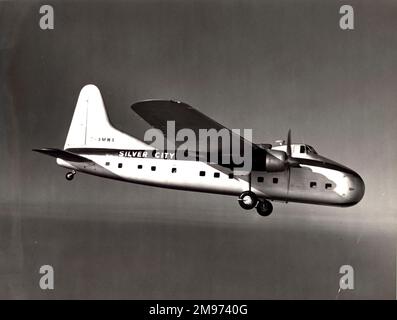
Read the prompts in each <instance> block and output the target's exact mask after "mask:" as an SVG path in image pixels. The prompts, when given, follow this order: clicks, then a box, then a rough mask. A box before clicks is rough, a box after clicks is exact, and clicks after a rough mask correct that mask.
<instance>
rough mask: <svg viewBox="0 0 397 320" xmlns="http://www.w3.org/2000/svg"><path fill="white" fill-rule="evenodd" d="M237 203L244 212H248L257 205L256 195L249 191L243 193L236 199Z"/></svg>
mask: <svg viewBox="0 0 397 320" xmlns="http://www.w3.org/2000/svg"><path fill="white" fill-rule="evenodd" d="M238 203H239V205H240V207H241V208H243V209H245V210H250V209H253V208H255V206H256V204H257V203H258V198H257V197H256V194H255V193H253V192H251V191H244V192H243V193H242V194H241V195H240V197H239V198H238Z"/></svg>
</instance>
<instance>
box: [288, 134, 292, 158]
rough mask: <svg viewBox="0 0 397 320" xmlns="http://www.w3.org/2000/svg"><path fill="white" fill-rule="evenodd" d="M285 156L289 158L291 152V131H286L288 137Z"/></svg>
mask: <svg viewBox="0 0 397 320" xmlns="http://www.w3.org/2000/svg"><path fill="white" fill-rule="evenodd" d="M287 155H288V157H291V155H292V151H291V129H289V130H288V135H287Z"/></svg>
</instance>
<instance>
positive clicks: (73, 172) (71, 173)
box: [65, 170, 76, 181]
mask: <svg viewBox="0 0 397 320" xmlns="http://www.w3.org/2000/svg"><path fill="white" fill-rule="evenodd" d="M75 174H76V171H75V170H72V171H70V172H68V173H66V175H65V178H66V180H68V181H72V180H73V178H74V175H75Z"/></svg>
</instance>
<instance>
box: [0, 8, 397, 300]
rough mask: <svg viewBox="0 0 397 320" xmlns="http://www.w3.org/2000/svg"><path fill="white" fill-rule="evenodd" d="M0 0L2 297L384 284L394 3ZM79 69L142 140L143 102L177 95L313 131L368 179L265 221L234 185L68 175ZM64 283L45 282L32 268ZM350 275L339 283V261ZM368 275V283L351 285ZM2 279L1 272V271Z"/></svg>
mask: <svg viewBox="0 0 397 320" xmlns="http://www.w3.org/2000/svg"><path fill="white" fill-rule="evenodd" d="M46 3H49V4H52V5H53V8H54V10H55V29H54V30H47V31H43V30H41V29H40V27H39V19H40V14H39V8H40V5H42V4H43V3H42V2H35V1H29V2H19V1H14V2H1V3H0V30H1V31H0V32H1V37H0V105H1V117H0V150H1V152H0V161H1V163H2V165H1V168H0V174H1V176H0V177H1V180H0V208H1V212H0V219H1V221H2V222H1V223H0V237H1V242H0V297H5V298H15V297H26V298H31V297H36V298H46V297H74V298H85V297H91V298H97V297H99V298H100V297H105V298H117V297H123V298H245V297H246V298H317V297H318V298H331V299H333V298H368V297H371V298H378V297H379V298H381V297H382V298H393V297H395V283H396V279H395V249H396V248H395V230H396V228H395V214H396V209H397V206H396V202H395V197H396V194H397V183H396V179H397V176H396V163H397V152H396V148H395V141H396V138H397V127H396V120H397V108H396V103H397V90H396V83H397V55H396V50H397V33H396V30H397V19H396V15H397V2H396V1H349V4H351V5H352V6H353V8H354V10H355V29H354V30H352V31H342V30H341V29H340V28H339V18H340V14H339V7H340V6H341V5H342V4H344V3H342V2H341V1H314V0H311V1H308V0H305V1H286V0H285V1H234V0H232V1H219V0H218V1H47V2H46ZM87 83H93V84H95V85H97V86H98V87H99V88H100V90H101V92H102V94H103V98H104V101H105V104H106V106H107V110H108V114H109V117H110V119H111V121H112V122H113V124H114V125H115V127H117V128H119V129H121V130H123V131H125V132H128V133H130V134H132V135H135V136H137V137H140V138H142V137H143V133H144V130H145V129H146V128H147V127H146V126H145V124H144V123H143V121H142V120H140V119H139V117H138V116H137V115H135V114H134V113H133V112H132V110H131V109H130V105H131V104H132V103H134V102H136V101H138V100H143V99H151V98H163V99H176V100H182V101H184V102H186V103H189V104H191V105H192V106H194V107H196V108H197V109H198V110H200V111H201V112H203V113H205V114H207V115H208V116H210V117H212V118H214V119H215V120H216V121H218V122H220V123H222V124H224V125H225V126H227V127H229V128H251V129H253V133H254V141H255V142H261V143H272V142H273V141H274V140H276V139H280V138H281V139H283V138H284V139H285V137H286V134H287V131H288V129H289V128H291V129H292V138H293V141H294V142H305V143H308V144H310V145H312V146H314V147H315V148H316V150H317V151H318V152H319V153H320V154H322V155H324V156H326V157H329V158H331V159H333V160H336V161H338V162H340V163H343V164H345V165H347V166H348V167H351V168H352V169H354V170H355V171H357V172H358V173H360V175H361V176H362V177H363V179H364V181H365V183H366V194H365V197H364V199H363V200H362V201H361V202H360V203H359V204H358V205H357V206H355V207H352V208H328V207H316V206H309V205H301V204H300V205H296V204H292V203H290V204H288V205H285V204H276V205H275V210H274V214H273V215H272V216H271V217H269V218H265V219H263V218H260V217H258V216H256V215H255V214H247V213H246V212H242V210H241V209H240V207H239V206H238V204H237V201H236V199H234V198H233V197H227V196H215V195H205V194H196V193H189V192H183V191H170V190H163V189H157V188H149V187H143V186H138V185H132V184H126V183H121V182H117V181H111V180H104V179H99V178H97V177H92V176H86V175H83V174H78V175H77V176H76V178H75V180H74V181H73V182H71V183H70V182H66V180H65V179H64V174H65V170H64V169H62V168H59V167H57V166H56V164H55V161H54V160H53V159H50V158H46V157H44V156H41V155H39V154H36V153H33V152H31V149H33V148H40V147H56V148H59V147H62V146H63V144H64V141H65V138H66V134H67V130H68V127H69V124H70V121H71V118H72V114H73V110H74V107H75V104H76V102H77V97H78V93H79V91H80V89H81V87H82V86H84V85H85V84H87ZM43 264H52V265H54V267H55V268H56V270H57V272H58V273H57V274H58V275H59V276H58V279H59V281H58V282H57V284H56V286H57V289H56V290H55V291H54V292H53V293H51V294H48V293H43V292H42V291H40V289H39V288H38V286H37V281H38V280H37V279H38V268H39V266H40V265H43ZM343 264H352V265H353V266H354V267H355V268H356V275H357V279H356V283H357V287H356V289H355V290H354V291H351V292H342V293H340V294H339V295H338V294H337V293H338V285H339V284H338V281H339V277H340V275H339V274H338V271H339V267H340V266H341V265H343ZM360 281H361V282H360ZM1 284H3V285H1Z"/></svg>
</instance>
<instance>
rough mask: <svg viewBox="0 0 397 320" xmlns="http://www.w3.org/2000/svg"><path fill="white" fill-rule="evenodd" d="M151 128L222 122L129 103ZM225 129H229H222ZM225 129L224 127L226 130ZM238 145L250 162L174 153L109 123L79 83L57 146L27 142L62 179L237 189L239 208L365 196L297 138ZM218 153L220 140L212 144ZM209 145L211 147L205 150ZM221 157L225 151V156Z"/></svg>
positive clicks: (345, 173) (176, 108) (343, 171)
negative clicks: (241, 167) (241, 168)
mask: <svg viewBox="0 0 397 320" xmlns="http://www.w3.org/2000/svg"><path fill="white" fill-rule="evenodd" d="M131 108H132V110H133V111H135V112H136V113H137V114H138V115H139V116H140V117H142V118H143V119H144V120H145V121H146V122H147V123H148V124H149V125H150V126H151V127H152V128H156V129H158V130H161V131H163V132H164V128H165V126H166V123H167V121H170V120H172V121H174V122H175V124H176V129H180V128H190V129H191V130H193V131H194V132H197V130H199V129H210V128H215V129H217V130H220V129H227V128H225V127H224V126H222V125H220V124H219V123H217V122H215V121H214V120H212V119H210V118H209V117H207V116H205V115H204V114H202V113H200V112H199V111H198V110H196V109H194V108H193V107H191V106H189V105H188V104H186V103H183V102H179V101H173V100H145V101H140V102H137V103H135V104H133V105H132V106H131ZM227 130H229V129H227ZM229 132H231V130H229ZM240 139H241V142H242V143H243V144H244V147H247V146H248V147H249V148H252V149H251V150H252V165H251V170H250V171H249V172H247V173H236V171H235V170H234V169H235V167H237V166H238V165H237V164H235V163H233V161H231V162H229V163H226V162H225V161H223V160H221V161H218V162H217V163H214V162H211V161H209V160H208V156H207V157H206V156H205V152H204V156H203V152H199V151H196V152H195V156H194V157H190V158H187V159H186V158H185V159H178V158H177V153H176V152H175V151H173V150H159V149H156V148H155V147H153V146H152V145H149V144H148V143H146V142H144V141H141V140H139V139H136V138H134V137H132V136H130V135H128V134H126V133H124V132H122V131H119V130H117V129H116V128H114V127H113V126H112V125H111V123H110V122H109V118H108V115H107V112H106V109H105V104H104V101H103V98H102V95H101V93H100V91H99V89H98V88H97V87H96V86H95V85H92V84H90V85H86V86H84V87H83V88H82V89H81V91H80V95H79V98H78V101H77V104H76V107H75V111H74V114H73V118H72V122H71V124H70V128H69V131H68V134H67V138H66V142H65V145H64V148H63V149H55V148H44V149H33V151H36V152H40V153H43V154H45V155H48V156H52V157H55V158H56V163H57V164H58V165H59V166H61V167H64V168H67V169H69V170H70V171H68V172H67V173H66V179H67V180H69V181H71V180H73V178H74V176H75V174H76V173H77V172H81V173H86V174H91V175H95V176H99V177H104V178H110V179H116V180H121V181H126V182H132V183H137V184H143V185H149V186H156V187H163V188H171V189H178V190H188V191H196V192H206V193H215V194H222V195H230V196H236V197H237V200H238V203H239V205H240V206H241V207H242V208H243V209H246V210H250V209H254V208H256V211H257V212H258V213H259V215H261V216H268V215H270V214H271V213H272V211H273V205H272V202H274V201H276V202H284V203H288V202H297V203H307V204H314V205H327V206H338V207H349V206H353V205H355V204H357V203H358V202H359V201H360V200H361V199H362V198H363V196H364V192H365V184H364V181H363V179H362V178H361V177H360V176H359V175H358V174H357V173H356V172H355V171H353V170H352V169H349V168H348V167H346V166H343V165H341V164H339V163H337V162H335V161H333V160H330V159H327V158H325V157H323V156H321V155H319V154H318V153H317V152H316V150H315V149H314V148H313V147H312V146H310V145H307V144H304V143H291V131H289V132H288V135H287V141H286V142H285V141H278V143H277V144H276V145H274V146H272V145H271V144H254V143H252V142H249V141H248V140H245V139H244V138H242V137H240ZM217 148H218V150H217V151H216V152H218V153H219V154H222V152H223V151H222V148H219V146H218V145H217V146H216V148H215V149H217ZM208 152H213V151H212V150H210V151H209V150H207V155H208ZM226 158H227V157H226Z"/></svg>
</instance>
